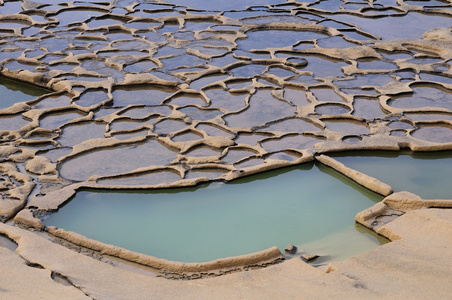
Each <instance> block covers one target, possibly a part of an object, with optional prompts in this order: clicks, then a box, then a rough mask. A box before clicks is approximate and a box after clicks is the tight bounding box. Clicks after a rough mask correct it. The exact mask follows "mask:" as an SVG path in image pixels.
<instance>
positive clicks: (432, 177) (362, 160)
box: [331, 151, 452, 199]
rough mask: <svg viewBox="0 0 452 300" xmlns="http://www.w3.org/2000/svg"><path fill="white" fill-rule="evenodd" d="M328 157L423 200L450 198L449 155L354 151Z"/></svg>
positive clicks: (451, 178) (451, 194) (451, 164)
mask: <svg viewBox="0 0 452 300" xmlns="http://www.w3.org/2000/svg"><path fill="white" fill-rule="evenodd" d="M342 155H344V154H335V155H331V156H333V157H334V158H335V159H336V160H338V161H340V162H341V163H343V164H345V165H346V166H347V167H350V168H352V169H355V170H358V171H360V172H363V173H365V174H367V175H370V176H373V177H375V178H377V179H379V180H381V181H383V182H384V183H387V184H389V185H390V186H391V187H392V188H393V189H394V190H395V191H396V192H400V191H408V192H411V193H413V194H416V195H418V196H420V197H422V198H424V199H452V189H451V188H450V186H451V184H452V168H451V166H452V152H451V151H445V152H435V153H433V152H431V153H427V152H422V153H408V152H406V153H403V154H400V153H394V152H385V153H384V152H367V151H366V152H364V151H363V152H355V153H353V154H350V155H346V156H342Z"/></svg>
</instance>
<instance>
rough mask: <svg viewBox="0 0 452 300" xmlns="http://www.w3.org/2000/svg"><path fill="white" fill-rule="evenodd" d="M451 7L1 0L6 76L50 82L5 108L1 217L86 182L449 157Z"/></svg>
mask: <svg viewBox="0 0 452 300" xmlns="http://www.w3.org/2000/svg"><path fill="white" fill-rule="evenodd" d="M430 2H432V3H430ZM451 7H452V5H451V3H450V1H428V2H427V1H403V0H400V1H380V0H378V1H361V2H348V1H339V0H338V1H320V0H317V1H308V2H301V1H290V2H285V1H282V0H281V1H253V3H248V2H243V1H227V2H224V1H199V0H198V1H178V0H169V1H147V2H145V1H128V0H122V1H119V0H118V1H107V2H93V1H80V2H78V1H76V2H61V1H37V2H35V1H29V0H23V1H6V0H0V72H1V74H2V75H3V76H5V77H10V78H14V79H18V80H20V81H24V82H27V83H31V84H33V85H36V86H40V87H44V88H47V89H48V90H49V93H48V94H45V95H42V96H38V97H37V98H35V99H32V100H24V101H20V100H19V101H17V102H16V103H14V104H12V105H9V104H8V105H9V106H7V107H3V106H0V195H1V197H0V219H1V220H6V219H10V218H12V217H14V216H15V215H16V213H18V212H19V211H20V210H22V209H23V208H25V207H26V209H30V210H31V211H32V213H30V211H27V212H26V211H23V212H22V213H20V214H19V215H18V218H17V221H19V222H21V223H23V224H36V226H34V225H31V226H34V227H38V228H40V227H41V226H42V225H41V224H39V222H38V219H37V218H36V216H38V214H39V213H40V212H42V211H54V210H56V209H58V207H59V206H61V205H62V204H63V203H64V202H65V201H67V200H68V199H69V197H71V196H72V195H73V194H74V193H75V191H76V190H77V189H79V188H81V187H98V188H112V187H115V188H137V187H138V188H152V187H170V186H187V185H194V184H197V183H199V182H203V181H209V180H215V179H223V180H232V179H235V178H237V177H241V176H245V175H249V174H254V173H257V172H262V171H265V170H270V169H274V168H279V167H282V166H288V165H294V164H299V163H302V162H306V161H310V160H313V159H315V155H316V154H321V153H324V154H325V153H328V152H331V151H341V150H365V149H367V150H376V149H380V150H395V151H396V150H400V149H401V148H410V149H411V150H413V151H427V150H428V151H436V150H450V149H452V123H451V121H452V67H451V61H452V33H451V30H452V29H451V28H450V27H449V26H450V24H451V21H452V10H451ZM419 24H421V26H419ZM50 91H52V92H50ZM323 160H324V161H326V160H327V158H325V159H323ZM336 167H337V164H336ZM340 167H341V168H342V166H340ZM344 168H346V167H345V166H344ZM212 170H215V172H212ZM344 170H345V169H344ZM347 172H349V173H350V172H352V171H350V170H348V171H347ZM364 181H366V182H367V181H368V180H364ZM379 188H381V186H379ZM381 193H382V194H384V195H388V194H389V193H391V189H390V187H383V192H381ZM388 201H389V200H388ZM27 203H28V206H27ZM20 220H22V221H20ZM27 220H28V221H27ZM36 222H37V223H36Z"/></svg>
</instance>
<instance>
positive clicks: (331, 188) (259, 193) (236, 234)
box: [45, 163, 382, 262]
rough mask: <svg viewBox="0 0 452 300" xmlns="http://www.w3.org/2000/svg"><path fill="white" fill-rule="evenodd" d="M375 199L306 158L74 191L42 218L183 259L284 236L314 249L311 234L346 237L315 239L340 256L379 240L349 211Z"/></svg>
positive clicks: (282, 241)
mask: <svg viewBox="0 0 452 300" xmlns="http://www.w3.org/2000/svg"><path fill="white" fill-rule="evenodd" d="M344 183H345V184H344ZM381 199H382V197H381V196H379V195H376V194H374V193H372V192H370V191H368V190H366V189H364V188H362V187H361V186H359V185H357V184H356V183H354V182H352V181H351V180H349V179H347V178H345V177H344V176H342V175H340V174H338V173H337V172H335V171H333V170H331V169H329V168H327V167H324V166H322V165H317V164H313V163H309V164H305V165H302V166H299V167H292V168H286V169H282V170H276V171H271V172H267V173H264V174H260V175H256V176H251V177H247V178H243V179H240V180H236V181H233V182H231V183H228V184H224V183H219V182H214V183H211V184H210V185H208V186H202V187H195V188H179V189H170V190H158V191H141V192H140V191H135V192H130V191H122V192H121V191H99V190H97V191H93V190H91V191H80V192H78V193H77V195H76V196H75V198H74V199H72V201H70V202H69V203H68V204H67V205H66V206H64V207H62V208H61V209H60V210H59V212H58V213H55V214H53V215H51V216H50V217H49V218H48V219H47V220H46V221H45V224H46V225H47V226H50V225H54V226H57V227H59V228H64V229H66V230H70V231H75V232H78V233H81V234H83V235H85V236H87V237H89V238H93V239H96V240H100V241H102V242H105V243H110V244H114V245H117V246H122V247H124V248H127V249H130V250H134V251H138V252H142V253H145V254H149V255H153V256H156V257H160V258H165V259H169V260H175V261H184V262H203V261H210V260H213V259H217V258H222V257H228V256H235V255H242V254H248V253H252V252H256V251H260V250H263V249H267V248H269V247H272V246H278V247H279V248H280V249H281V250H283V249H284V248H285V246H287V245H288V244H290V243H291V244H294V245H304V244H306V245H310V248H309V249H310V250H311V251H315V249H316V246H315V245H316V242H318V241H321V240H322V239H325V238H327V237H329V236H335V239H336V240H340V241H342V242H344V241H346V240H347V239H349V240H350V241H351V242H348V243H346V244H347V246H345V248H347V249H348V250H347V249H344V246H338V245H337V243H336V242H333V244H332V245H329V246H327V247H326V248H325V243H320V244H319V245H320V246H319V247H321V248H322V255H325V256H328V257H344V255H346V254H347V251H349V250H351V251H352V252H350V253H348V254H350V255H355V254H356V253H355V252H354V251H356V249H361V248H362V247H361V246H360V243H361V244H362V245H365V246H364V248H365V249H361V250H362V252H364V251H367V250H369V249H371V248H374V247H376V246H378V245H380V242H379V241H378V239H377V238H376V237H374V236H372V235H370V234H362V233H360V232H359V231H358V230H357V229H355V228H354V217H355V215H356V214H357V213H358V212H360V211H362V210H363V209H366V208H368V207H370V206H372V205H373V204H375V202H377V201H380V200H381ZM330 240H331V239H330ZM333 240H334V239H333ZM327 244H328V243H327ZM324 248H325V249H324ZM361 250H360V251H361ZM344 251H345V252H346V253H345V254H344Z"/></svg>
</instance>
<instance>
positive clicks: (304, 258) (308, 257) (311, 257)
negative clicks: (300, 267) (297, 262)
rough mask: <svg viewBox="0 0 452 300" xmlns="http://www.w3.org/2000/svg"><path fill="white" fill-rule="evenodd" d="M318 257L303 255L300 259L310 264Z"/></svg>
mask: <svg viewBox="0 0 452 300" xmlns="http://www.w3.org/2000/svg"><path fill="white" fill-rule="evenodd" d="M318 257H319V256H318V255H317V254H303V255H302V256H301V258H302V259H303V260H304V261H306V262H310V261H313V260H314V259H316V258H318Z"/></svg>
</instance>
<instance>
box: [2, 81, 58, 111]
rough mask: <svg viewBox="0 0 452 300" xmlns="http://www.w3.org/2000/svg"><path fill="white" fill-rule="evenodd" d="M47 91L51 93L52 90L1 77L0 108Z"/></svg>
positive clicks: (27, 99)
mask: <svg viewBox="0 0 452 300" xmlns="http://www.w3.org/2000/svg"><path fill="white" fill-rule="evenodd" d="M47 93H50V91H49V90H46V89H43V88H40V87H36V86H33V85H31V84H26V83H22V82H19V81H14V80H10V79H7V78H4V77H0V109H2V108H8V107H10V106H13V105H14V104H15V103H18V102H26V101H29V100H33V99H35V98H36V97H38V96H41V95H44V94H47Z"/></svg>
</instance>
